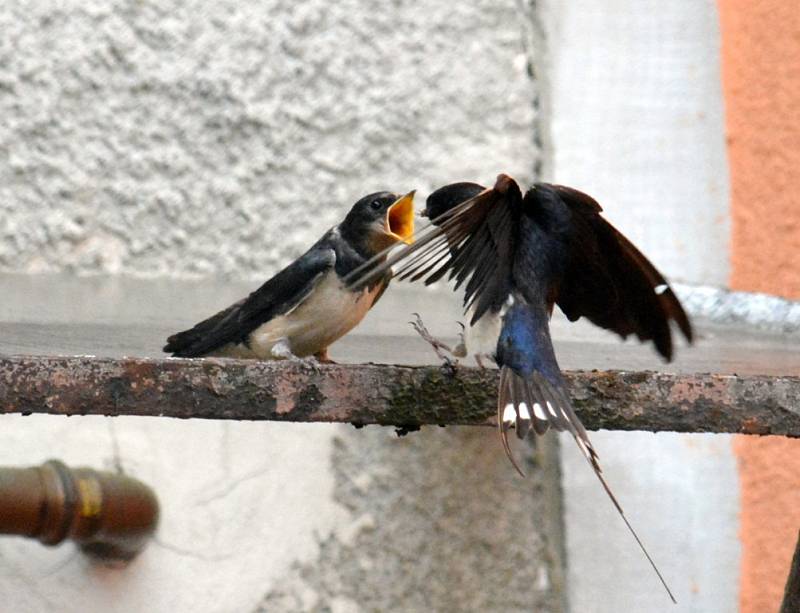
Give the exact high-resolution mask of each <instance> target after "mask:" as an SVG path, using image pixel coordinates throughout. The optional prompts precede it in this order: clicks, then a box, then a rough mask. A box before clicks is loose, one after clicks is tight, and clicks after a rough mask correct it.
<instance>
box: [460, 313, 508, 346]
mask: <svg viewBox="0 0 800 613" xmlns="http://www.w3.org/2000/svg"><path fill="white" fill-rule="evenodd" d="M472 314H473V312H472V309H470V310H469V311H467V314H466V315H465V318H466V320H467V322H469V321H471V320H472ZM502 324H503V319H502V317H501V315H500V314H499V313H492V312H491V311H489V312H487V313H485V314H484V315H483V317H481V318H480V319H479V320H478V321H476V322H475V325H474V326H467V330H466V332H465V334H464V336H465V338H464V344H465V345H466V346H467V351H468V352H469V353H470V354H471V355H476V354H477V355H481V356H484V355H486V356H489V355H494V352H495V351H496V350H497V339H498V338H499V337H500V328H501V327H502Z"/></svg>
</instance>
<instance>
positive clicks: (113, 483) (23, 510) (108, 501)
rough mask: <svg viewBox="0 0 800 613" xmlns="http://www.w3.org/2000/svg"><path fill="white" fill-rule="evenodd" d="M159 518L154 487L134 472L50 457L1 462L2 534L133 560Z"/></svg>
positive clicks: (145, 542) (0, 524)
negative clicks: (22, 463)
mask: <svg viewBox="0 0 800 613" xmlns="http://www.w3.org/2000/svg"><path fill="white" fill-rule="evenodd" d="M157 524H158V500H157V498H156V496H155V493H154V492H153V490H151V489H150V488H149V487H148V486H147V485H145V484H144V483H142V482H141V481H137V480H136V479H132V478H131V477H126V476H125V475H119V474H114V473H109V472H101V471H97V470H94V469H92V468H69V467H68V466H67V465H66V464H64V463H63V462H60V461H58V460H48V461H47V462H45V463H44V464H42V465H41V466H33V467H30V468H8V467H0V534H10V535H19V536H27V537H29V538H35V539H38V540H39V541H40V542H41V543H43V544H45V545H58V544H59V543H62V542H64V541H65V540H67V539H71V540H73V541H75V542H76V543H77V544H78V545H79V546H80V547H81V549H83V551H85V552H86V553H88V554H91V555H94V556H97V557H100V558H104V559H117V560H129V559H131V558H133V557H134V556H136V554H138V553H139V552H140V551H141V550H142V549H143V548H144V546H145V545H146V544H147V541H148V539H149V538H150V536H151V535H152V534H153V532H154V531H155V528H156V525H157Z"/></svg>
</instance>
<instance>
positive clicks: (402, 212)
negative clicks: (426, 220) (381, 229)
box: [386, 190, 416, 245]
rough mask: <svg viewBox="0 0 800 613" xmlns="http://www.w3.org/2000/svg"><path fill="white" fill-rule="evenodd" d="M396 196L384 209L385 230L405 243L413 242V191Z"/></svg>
mask: <svg viewBox="0 0 800 613" xmlns="http://www.w3.org/2000/svg"><path fill="white" fill-rule="evenodd" d="M415 192H416V190H412V191H410V192H408V193H407V194H406V195H405V196H402V197H401V198H398V199H397V200H396V201H395V202H394V203H392V206H390V207H389V209H388V210H387V211H386V232H387V233H388V234H390V235H392V236H394V237H395V238H396V239H397V240H398V241H403V242H404V243H406V244H407V245H410V244H411V243H413V242H414V238H413V236H414V193H415Z"/></svg>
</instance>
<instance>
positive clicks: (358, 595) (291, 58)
mask: <svg viewBox="0 0 800 613" xmlns="http://www.w3.org/2000/svg"><path fill="white" fill-rule="evenodd" d="M522 21H523V15H522V14H521V13H520V12H519V7H518V6H517V5H516V4H515V3H514V2H512V1H511V0H508V1H504V2H500V3H498V2H493V1H490V0H481V1H480V2H475V3H468V4H446V3H439V2H434V1H425V2H421V3H409V2H404V1H398V2H393V3H388V4H387V3H375V4H367V3H363V2H357V1H354V0H346V1H344V2H325V1H322V0H312V1H310V2H288V1H282V0H269V1H268V2H255V1H247V2H241V1H234V0H224V1H221V2H196V1H192V0H171V1H167V2H163V1H159V0H145V1H142V2H128V1H126V0H114V1H112V2H105V1H100V0H88V1H82V2H77V1H74V0H70V1H68V2H55V1H50V2H47V1H45V2H39V1H38V0H37V1H33V0H29V1H27V2H12V3H2V4H0V32H2V35H0V270H6V271H13V272H22V273H27V272H41V271H68V272H79V273H83V272H89V273H94V272H101V273H107V272H110V273H123V274H144V275H157V276H160V277H163V278H174V277H180V276H189V275H194V276H200V275H207V276H208V277H211V276H213V275H224V276H228V277H249V278H253V279H260V280H263V279H265V278H266V277H267V276H268V275H269V274H271V273H273V272H274V271H275V270H276V269H277V267H278V266H281V265H284V264H286V263H287V262H288V261H289V259H290V258H292V257H294V256H296V255H298V254H299V253H300V252H301V251H302V250H304V249H305V248H307V246H308V245H309V244H310V242H312V241H313V240H314V239H316V238H317V237H318V236H319V235H320V234H321V233H322V232H323V231H324V230H326V229H327V228H328V227H330V226H331V225H333V224H334V223H335V222H337V221H338V220H339V219H340V218H341V216H342V215H343V214H344V213H345V211H346V210H347V208H348V207H349V205H350V204H351V203H352V202H353V201H355V200H356V199H357V198H358V197H360V196H361V195H363V194H365V193H368V192H370V191H375V190H378V189H392V190H397V191H401V190H409V189H412V188H418V189H419V190H420V193H421V195H423V197H424V193H425V192H426V191H428V190H430V189H431V188H433V187H437V186H439V185H440V184H443V183H447V182H450V181H455V180H464V179H473V180H484V181H491V180H492V179H493V178H494V176H495V175H496V174H497V173H498V172H500V171H506V172H511V173H513V174H515V175H517V176H518V177H519V178H520V179H521V180H524V181H529V180H530V179H531V178H532V176H533V169H534V167H535V165H536V162H537V158H538V156H539V152H538V151H537V149H536V147H535V146H534V145H533V142H534V139H533V131H534V125H533V124H534V119H535V117H534V102H533V100H534V94H535V89H534V83H533V81H532V80H531V78H530V77H529V75H528V73H527V70H526V57H525V55H524V48H523V40H522V36H523V30H522V27H521V23H522ZM150 283H152V285H150ZM142 284H146V285H142ZM156 286H157V288H160V289H154V288H155V287H156ZM199 288H201V289H199ZM249 289H252V285H251V283H248V284H245V285H237V286H235V287H233V286H231V285H222V284H219V283H218V282H217V281H214V280H213V279H211V278H206V279H205V280H204V281H202V282H200V281H199V282H198V284H197V285H195V286H194V287H189V286H186V285H183V286H178V285H176V284H175V283H174V282H173V281H170V280H162V281H159V282H155V281H153V282H143V281H135V282H132V281H130V280H128V281H127V282H123V281H122V280H120V278H117V279H113V278H112V279H109V278H96V279H82V280H76V279H71V280H70V279H66V280H65V279H64V278H63V277H62V278H61V279H60V281H52V282H50V281H45V282H44V283H43V282H41V281H39V282H38V283H37V282H36V281H32V280H30V279H26V278H16V279H15V280H13V281H11V280H9V278H7V277H0V290H2V291H0V293H2V294H4V295H8V294H14V300H13V301H8V300H4V301H3V306H2V308H0V311H2V313H1V314H0V326H1V325H3V324H7V325H9V326H10V327H11V328H14V322H19V321H26V322H31V321H33V322H36V323H38V324H39V326H43V325H44V327H29V328H26V330H27V332H25V333H22V336H23V337H24V338H23V339H22V341H21V343H20V344H18V345H15V346H14V349H13V350H14V351H26V350H27V351H30V346H27V347H26V343H29V342H30V343H32V344H33V345H34V346H37V347H41V346H42V345H45V346H47V347H51V348H54V347H61V348H62V350H68V351H70V352H77V353H91V352H92V351H90V350H88V349H87V345H85V344H84V340H85V339H84V337H83V334H84V333H85V332H86V331H87V329H89V328H91V327H92V326H109V327H107V328H105V335H104V338H103V339H102V341H103V343H106V342H107V345H106V347H112V348H113V347H116V348H120V347H130V343H131V342H132V338H131V337H129V336H126V335H127V334H130V335H132V336H135V337H136V339H138V341H139V342H142V343H143V344H145V343H146V347H142V351H143V352H144V353H147V354H150V355H158V354H159V350H160V346H161V344H162V343H163V339H164V337H165V335H166V334H167V333H168V332H169V331H174V330H177V329H180V328H181V327H183V326H186V325H189V324H191V323H192V322H193V321H196V318H198V317H201V316H205V315H207V314H209V313H211V312H213V310H214V309H218V308H220V307H222V306H225V305H226V304H227V303H228V301H230V300H233V299H236V298H238V297H240V296H241V295H243V294H244V292H245V291H247V290H249ZM195 290H197V291H195ZM389 300H390V297H389V296H387V297H386V298H384V299H383V301H382V303H381V305H380V306H381V308H383V307H385V306H386V305H388V304H389ZM9 302H13V304H14V306H13V307H9ZM43 305H44V306H43ZM51 307H52V308H51ZM410 310H413V309H412V308H404V310H403V311H402V312H401V313H398V312H396V313H394V315H396V316H397V317H396V318H395V317H393V318H392V322H391V326H393V327H394V328H397V327H402V328H403V330H404V332H405V334H409V333H410V330H409V328H408V327H407V325H406V323H405V322H406V321H407V318H408V312H409V311H410ZM373 315H374V314H373ZM384 317H386V312H384ZM119 321H125V322H128V323H130V324H132V326H133V328H132V329H126V331H125V332H123V333H120V334H122V336H121V337H120V338H116V337H115V334H117V333H119V332H118V331H115V329H114V328H113V326H114V325H115V324H116V323H118V322H119ZM448 321H452V319H448ZM9 322H11V323H10V324H9ZM376 327H377V328H380V327H381V325H380V324H378V325H377V326H376ZM14 329H16V328H14ZM95 330H96V329H95ZM448 331H449V330H448ZM379 332H380V330H379ZM7 347H8V339H7V338H6V339H5V345H4V344H3V339H0V351H6V350H7ZM336 351H337V350H336V349H334V354H333V355H334V357H340V356H338V355H337V352H336ZM421 351H424V352H426V353H425V355H426V356H428V355H431V356H432V354H429V353H427V349H425V348H423V349H421ZM113 352H114V350H112V353H113ZM98 353H102V352H101V351H98ZM369 355H370V356H372V355H374V354H373V353H370V354H369ZM480 430H481V431H476V430H475V429H467V430H453V429H447V430H440V429H438V428H430V429H427V430H426V431H424V432H422V433H418V434H415V435H412V436H409V437H406V438H404V439H397V438H396V437H395V436H394V433H393V432H392V431H391V430H387V429H379V428H369V429H366V430H359V431H356V430H355V429H354V428H352V427H349V426H339V427H336V426H322V425H319V426H297V425H281V424H249V423H222V422H200V421H188V422H173V421H165V420H156V419H117V420H105V419H93V418H86V419H79V418H73V419H69V420H66V419H59V418H52V417H51V418H36V419H32V418H24V417H18V416H5V417H3V418H2V419H0V441H1V442H2V444H0V463H4V464H5V463H8V464H16V465H30V464H35V463H39V462H41V461H42V460H44V459H46V458H48V457H60V458H62V459H64V460H65V461H67V462H70V463H72V464H75V465H80V464H90V465H93V466H106V467H111V466H113V465H114V464H115V463H116V462H117V461H118V462H119V463H120V464H121V466H122V467H123V468H125V470H126V471H128V472H129V473H130V474H132V475H133V476H137V477H140V478H142V479H143V480H145V481H147V482H148V483H150V484H151V485H152V486H153V487H154V488H155V489H156V491H157V492H158V494H159V497H160V499H161V502H162V509H163V516H162V524H161V527H160V530H159V533H158V538H157V541H156V542H155V543H154V544H153V545H152V546H151V547H149V548H148V549H147V550H146V551H145V552H144V553H143V554H142V556H141V557H140V558H138V559H137V560H135V561H134V562H133V563H132V564H131V565H129V566H128V567H126V568H124V569H108V568H104V567H101V566H97V565H93V564H90V563H89V562H88V561H87V560H86V559H85V558H84V557H83V556H81V555H79V554H77V553H76V552H75V550H74V548H73V547H72V546H70V545H66V546H64V547H63V548H60V549H58V550H55V551H54V550H49V549H45V548H43V547H41V546H40V545H38V544H36V543H33V542H29V541H25V540H22V539H0V567H2V570H0V602H2V605H0V609H3V610H6V609H7V610H9V611H11V610H13V611H15V613H44V612H48V613H49V612H50V611H64V612H65V613H70V612H76V613H77V612H78V611H81V612H83V611H109V612H118V613H122V612H125V613H127V612H132V611H154V612H161V611H198V612H203V613H205V612H210V613H216V612H219V613H223V612H225V613H227V612H232V611H236V612H239V611H244V612H248V611H269V612H270V613H274V612H282V611H286V612H290V611H291V612H294V611H318V612H320V613H322V612H323V611H325V612H329V611H330V612H333V613H351V612H355V611H361V610H363V611H369V610H400V609H403V610H442V611H443V610H459V611H467V610H480V611H485V610H492V609H493V610H498V611H525V610H529V609H530V608H532V607H533V608H536V609H537V610H540V611H551V610H558V601H559V599H560V597H561V596H560V595H561V592H560V591H559V590H560V588H561V587H562V583H560V580H561V578H560V577H559V576H558V572H557V571H558V568H557V567H558V559H559V552H558V551H555V550H554V548H557V545H558V543H555V544H554V543H551V542H546V541H545V539H544V538H543V537H542V534H543V533H545V532H548V531H549V530H550V529H549V528H548V527H547V526H543V525H542V517H543V516H545V515H548V513H545V512H543V511H541V510H542V509H543V508H545V506H546V505H547V504H550V505H556V506H557V504H558V501H559V497H558V496H556V495H553V496H545V497H541V496H540V494H541V492H542V491H543V489H542V488H543V485H542V482H541V481H540V480H537V479H536V478H533V479H531V480H529V481H527V482H521V481H518V480H517V479H516V476H515V475H514V473H513V472H512V471H511V470H510V469H509V466H508V464H507V461H506V460H505V458H504V457H503V455H502V451H501V450H500V448H499V446H498V445H497V441H496V438H495V433H494V432H492V431H489V430H487V431H483V429H480ZM551 459H552V453H551ZM551 466H552V463H551ZM550 483H551V484H553V485H554V486H556V485H557V483H556V479H555V477H553V478H551V479H550ZM553 491H555V490H553ZM498 499H502V500H504V501H505V503H504V504H502V505H498V504H497V500H498ZM537 510H538V512H537ZM549 516H550V517H556V516H557V514H556V513H554V512H552V511H551V512H549ZM553 523H554V524H556V523H557V522H553ZM498 526H505V527H506V529H504V530H502V531H500V533H498ZM520 535H522V536H520ZM548 548H549V549H548ZM553 568H555V570H556V572H553V571H552V569H553ZM548 569H550V570H548ZM531 577H534V578H535V582H533V581H531Z"/></svg>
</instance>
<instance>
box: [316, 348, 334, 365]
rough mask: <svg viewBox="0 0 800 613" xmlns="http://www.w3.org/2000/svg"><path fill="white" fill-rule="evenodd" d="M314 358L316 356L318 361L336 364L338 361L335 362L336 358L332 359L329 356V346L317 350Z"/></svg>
mask: <svg viewBox="0 0 800 613" xmlns="http://www.w3.org/2000/svg"><path fill="white" fill-rule="evenodd" d="M314 358H315V359H316V360H317V362H319V363H320V364H336V362H335V361H334V360H331V359H330V358H329V357H328V348H327V347H325V349H323V350H322V351H317V352H316V353H315V354H314Z"/></svg>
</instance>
